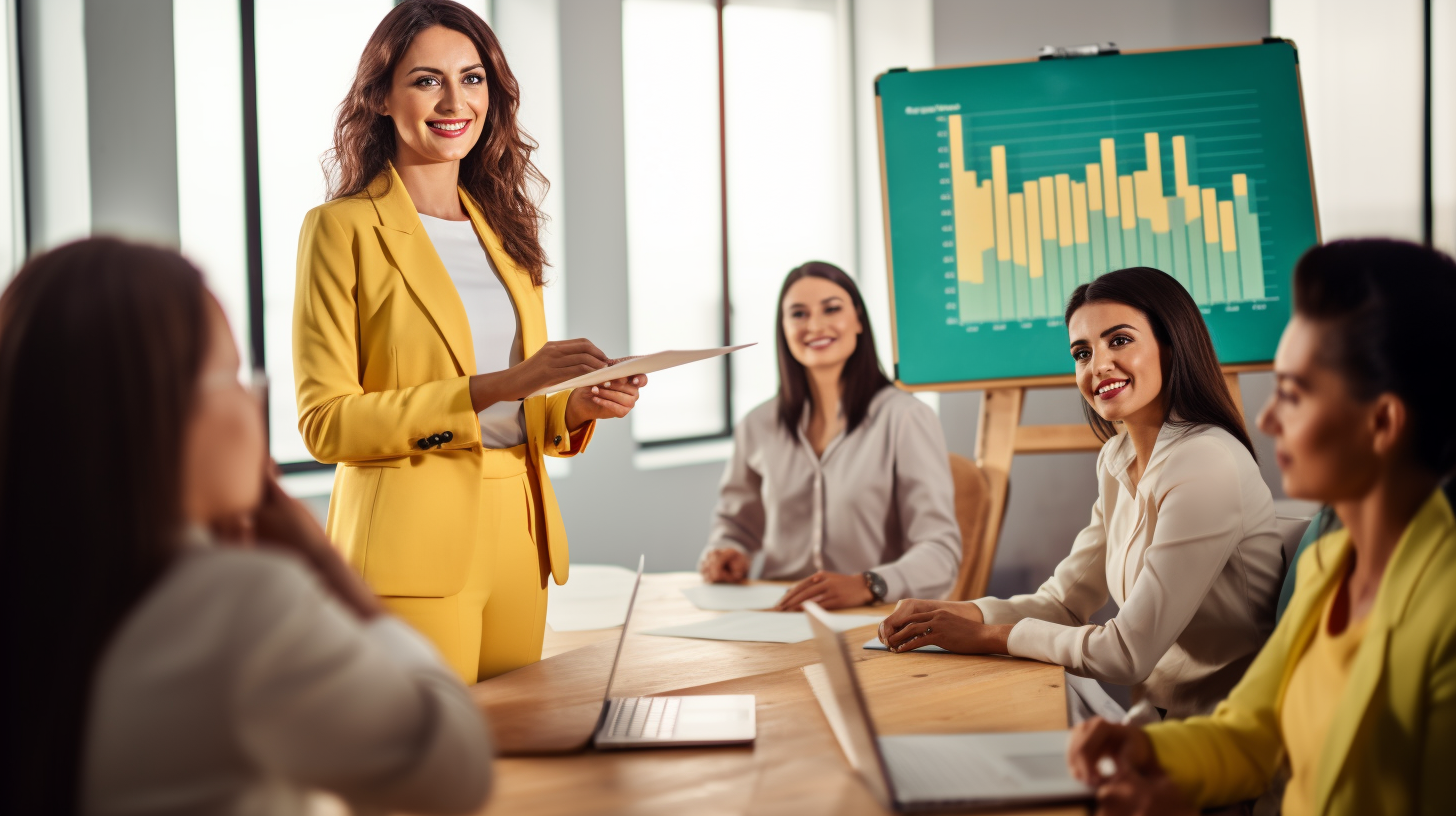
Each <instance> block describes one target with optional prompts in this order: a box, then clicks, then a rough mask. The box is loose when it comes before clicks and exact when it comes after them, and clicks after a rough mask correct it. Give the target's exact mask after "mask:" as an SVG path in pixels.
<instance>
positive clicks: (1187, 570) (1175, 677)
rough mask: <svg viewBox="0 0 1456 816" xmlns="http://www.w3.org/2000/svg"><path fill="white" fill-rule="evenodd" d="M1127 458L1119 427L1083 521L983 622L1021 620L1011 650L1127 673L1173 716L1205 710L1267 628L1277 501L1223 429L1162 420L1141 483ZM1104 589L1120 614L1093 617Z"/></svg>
mask: <svg viewBox="0 0 1456 816" xmlns="http://www.w3.org/2000/svg"><path fill="white" fill-rule="evenodd" d="M1134 458H1135V451H1134V450H1133V445H1132V440H1131V439H1129V438H1128V437H1127V434H1118V435H1117V436H1115V437H1113V438H1112V439H1110V440H1108V441H1107V443H1106V444H1104V445H1103V446H1102V451H1101V452H1100V453H1099V454H1098V456H1097V488H1098V496H1097V503H1096V504H1094V505H1093V506H1092V520H1091V523H1089V524H1088V525H1087V527H1086V528H1084V529H1083V530H1082V532H1080V533H1078V534H1077V538H1076V539H1075V540H1074V541H1073V542H1072V551H1071V553H1070V554H1068V555H1067V557H1066V558H1065V559H1063V560H1062V562H1061V563H1060V564H1058V565H1057V568H1056V571H1055V572H1054V573H1053V574H1052V577H1051V578H1049V579H1047V581H1046V583H1044V584H1042V585H1041V588H1040V589H1038V590H1037V591H1036V592H1035V593H1033V594H1031V595H1018V596H1016V597H1014V598H1010V599H1007V600H999V599H996V598H982V599H980V600H977V601H975V604H976V605H977V606H979V607H980V608H981V612H982V614H983V615H984V617H985V620H986V622H987V623H990V624H1006V623H1014V624H1016V625H1015V627H1014V628H1013V629H1012V630H1011V637H1010V639H1009V642H1008V646H1009V651H1010V652H1011V654H1012V655H1015V656H1017V657H1029V658H1033V659H1036V660H1042V661H1045V662H1048V663H1056V664H1059V665H1062V666H1065V667H1067V669H1068V670H1069V671H1071V672H1072V673H1073V674H1077V675H1081V676H1083V677H1093V678H1096V679H1098V680H1103V681H1106V682H1109V683H1117V684H1120V685H1130V686H1132V687H1133V697H1134V699H1141V698H1142V697H1147V698H1148V699H1149V700H1151V701H1152V703H1153V705H1155V706H1158V707H1159V708H1163V709H1167V711H1168V715H1169V716H1170V717H1180V718H1181V717H1187V716H1190V715H1193V714H1203V713H1207V712H1209V711H1211V710H1212V709H1213V707H1214V705H1216V704H1217V703H1218V702H1219V701H1220V700H1222V699H1223V698H1224V697H1225V696H1227V694H1228V692H1229V690H1230V689H1232V688H1233V687H1234V684H1235V683H1237V682H1238V681H1239V678H1241V677H1243V674H1244V670H1245V669H1246V668H1247V667H1248V665H1249V663H1251V662H1252V661H1253V659H1254V656H1255V655H1256V654H1257V653H1258V652H1259V649H1260V648H1261V647H1262V646H1263V645H1264V641H1265V640H1266V639H1267V638H1268V637H1269V633H1270V632H1272V631H1273V629H1274V604H1275V601H1276V600H1277V598H1278V595H1279V585H1280V582H1281V580H1282V579H1283V571H1284V561H1283V556H1282V552H1281V549H1280V538H1279V534H1278V531H1277V530H1276V529H1275V523H1274V500H1273V497H1272V496H1271V495H1270V493H1269V487H1268V485H1266V484H1264V479H1263V477H1262V476H1261V475H1260V473H1259V466H1258V464H1257V463H1256V462H1255V461H1254V457H1253V456H1252V455H1251V454H1250V453H1249V451H1248V449H1247V448H1245V447H1244V446H1243V444H1242V443H1240V442H1239V441H1238V440H1237V439H1236V438H1234V436H1233V435H1232V434H1230V433H1229V432H1228V431H1225V430H1223V429H1222V428H1218V427H1215V426H1212V425H1195V426H1191V427H1187V428H1178V427H1175V426H1173V425H1164V426H1163V429H1162V431H1161V432H1159V434H1158V440H1157V443H1156V444H1155V445H1154V446H1153V453H1152V456H1151V458H1150V459H1149V460H1148V465H1147V469H1146V471H1145V472H1144V473H1143V476H1142V478H1141V479H1140V480H1138V484H1137V487H1136V488H1134V487H1133V486H1132V483H1131V480H1130V479H1129V478H1128V475H1127V469H1128V466H1129V465H1131V464H1132V462H1133V459H1134ZM1108 597H1111V598H1112V600H1114V601H1116V602H1117V607H1118V611H1117V616H1116V617H1114V618H1113V619H1112V620H1110V621H1108V622H1107V623H1105V624H1102V625H1100V626H1099V625H1096V624H1091V623H1088V619H1090V618H1091V617H1092V615H1093V614H1095V613H1096V612H1097V611H1098V610H1099V609H1101V608H1102V606H1103V605H1104V604H1106V603H1107V599H1108Z"/></svg>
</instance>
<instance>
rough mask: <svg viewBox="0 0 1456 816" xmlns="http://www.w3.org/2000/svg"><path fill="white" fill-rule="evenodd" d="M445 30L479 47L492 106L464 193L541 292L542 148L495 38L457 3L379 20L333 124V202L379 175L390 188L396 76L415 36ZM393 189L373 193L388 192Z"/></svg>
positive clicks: (463, 177) (421, 4)
mask: <svg viewBox="0 0 1456 816" xmlns="http://www.w3.org/2000/svg"><path fill="white" fill-rule="evenodd" d="M435 26H444V27H445V28H448V29H450V30H452V31H458V32H460V33H461V34H464V35H465V36H467V37H469V38H470V41H471V42H473V43H475V49H476V50H477V51H478V52H480V57H481V63H482V64H484V65H485V82H486V87H487V88H488V89H489V94H490V107H489V109H488V111H487V112H486V115H485V126H484V133H482V134H481V136H480V141H478V142H476V144H475V147H474V148H473V149H472V150H471V151H470V153H468V154H467V155H466V156H465V158H464V159H462V160H461V161H460V186H461V187H464V188H465V191H466V192H467V193H469V194H470V197H471V198H473V199H475V203H476V204H478V205H480V209H481V211H482V212H483V213H484V214H485V219H486V221H488V222H490V226H491V228H492V229H494V230H495V231H496V234H497V235H499V236H500V240H501V245H502V246H503V247H504V248H505V250H506V252H507V253H509V254H510V256H511V258H512V259H513V260H514V261H515V262H516V265H517V266H519V267H520V268H521V269H522V270H524V271H526V272H529V273H530V274H531V280H533V281H534V282H535V283H536V285H537V286H540V285H541V282H542V269H543V267H545V266H546V253H545V251H544V250H542V248H541V242H540V240H539V233H540V229H541V222H542V221H543V220H544V218H545V215H544V214H543V213H542V212H541V208H540V206H539V202H540V198H539V196H541V195H544V194H545V192H546V188H547V186H548V185H547V181H546V177H545V176H543V175H541V171H539V170H537V169H536V165H534V164H532V163H531V151H533V150H535V149H536V146H537V145H536V142H535V140H533V139H532V138H531V137H530V136H528V135H527V134H526V133H525V132H524V131H523V130H521V127H520V125H519V124H518V123H517V122H516V109H517V108H518V107H520V100H521V90H520V86H519V85H518V84H517V83H516V76H515V74H513V73H511V67H510V66H509V65H507V64H506V55H505V52H504V51H502V50H501V46H500V41H499V40H497V39H496V37H495V32H493V31H491V30H490V26H488V25H486V24H485V21H484V20H482V19H480V17H479V16H478V15H476V13H475V12H473V11H471V10H470V9H467V8H466V7H464V6H462V5H460V4H459V3H454V2H451V0H404V2H402V3H400V4H399V5H397V6H395V7H394V9H393V10H392V11H390V12H389V14H387V15H385V17H384V19H383V20H382V21H380V23H379V27H378V28H375V29H374V33H373V34H372V35H370V37H369V43H368V44H367V45H365V46H364V53H363V54H361V55H360V56H359V68H358V70H357V71H355V73H354V84H353V85H351V86H350V87H349V94H348V96H346V97H344V101H343V102H342V103H341V104H340V105H339V118H338V121H337V122H336V123H335V125H334V146H333V149H332V150H330V151H329V153H328V155H327V156H326V158H325V161H324V164H325V173H326V175H327V177H328V180H329V198H330V199H335V198H346V197H348V196H353V195H359V194H361V193H366V192H368V191H370V185H372V184H373V183H374V181H375V180H376V179H378V178H379V177H380V176H384V179H385V181H386V183H387V182H389V180H390V179H389V175H388V174H387V171H388V169H389V163H390V161H392V160H393V159H394V155H395V149H396V148H395V128H394V121H393V120H392V119H390V118H389V117H388V116H384V115H383V114H381V113H379V109H380V108H381V107H382V106H383V104H384V98H385V96H387V95H388V94H389V88H390V85H391V84H392V83H393V81H394V70H395V68H396V67H398V64H399V61H400V59H401V58H403V57H404V53H405V52H406V51H408V50H409V47H410V44H411V43H413V42H414V39H415V37H416V36H417V35H418V34H419V33H420V32H421V31H424V30H426V29H428V28H433V27H435ZM388 189H389V188H388V187H385V188H384V189H383V190H382V191H375V193H374V194H380V193H382V192H387V191H388Z"/></svg>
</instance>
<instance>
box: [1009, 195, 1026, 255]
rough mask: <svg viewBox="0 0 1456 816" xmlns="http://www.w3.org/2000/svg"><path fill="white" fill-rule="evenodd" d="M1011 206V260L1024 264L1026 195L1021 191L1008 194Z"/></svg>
mask: <svg viewBox="0 0 1456 816" xmlns="http://www.w3.org/2000/svg"><path fill="white" fill-rule="evenodd" d="M1009 204H1010V207H1011V262H1012V263H1014V264H1016V265H1017V266H1026V197H1025V196H1024V195H1022V194H1021V193H1012V194H1011V195H1010V196H1009Z"/></svg>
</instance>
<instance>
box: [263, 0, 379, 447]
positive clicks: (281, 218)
mask: <svg viewBox="0 0 1456 816" xmlns="http://www.w3.org/2000/svg"><path fill="white" fill-rule="evenodd" d="M393 6H394V4H393V3H392V2H390V0H307V2H299V0H256V2H255V3H254V15H255V16H254V30H255V32H256V34H255V37H256V47H255V53H254V66H255V71H256V77H257V88H258V100H257V101H258V191H259V210H260V213H261V219H260V220H261V227H262V237H263V253H262V256H263V258H262V260H263V349H264V363H265V365H266V367H267V370H268V380H269V383H270V384H271V387H270V388H269V400H268V403H269V404H268V425H269V430H270V432H271V437H270V441H271V445H272V450H273V458H274V459H276V460H278V461H279V462H283V463H294V462H310V461H312V457H310V456H309V454H308V449H307V448H305V447H304V444H303V438H302V437H301V436H300V435H299V433H298V407H297V402H296V399H295V396H294V391H293V353H292V349H293V290H294V283H295V280H296V276H297V272H298V230H299V227H300V226H302V224H303V216H304V214H305V213H307V212H308V211H309V210H311V209H313V208H314V207H317V206H318V205H320V204H322V203H324V200H325V187H326V185H325V179H324V174H323V170H322V168H321V166H320V164H319V161H320V159H322V158H323V156H324V153H325V152H326V151H327V150H328V149H329V148H330V147H331V146H332V145H333V134H334V116H335V112H336V110H337V108H338V106H339V103H340V102H341V101H343V99H344V94H345V93H346V92H348V90H349V84H350V82H352V81H353V78H354V69H355V67H356V66H357V65H358V63H359V54H360V53H361V52H362V51H363V50H364V44H365V43H366V42H368V40H369V35H370V34H372V33H373V32H374V28H375V26H377V25H378V24H379V21H380V19H382V18H383V17H384V15H385V14H387V13H389V10H390V9H391V8H393ZM321 32H328V34H327V36H320V33H321Z"/></svg>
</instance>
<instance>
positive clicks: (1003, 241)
mask: <svg viewBox="0 0 1456 816" xmlns="http://www.w3.org/2000/svg"><path fill="white" fill-rule="evenodd" d="M1006 192H1007V191H1006V147H1005V146H1004V145H996V146H995V147H992V148H991V195H992V196H993V199H992V201H993V203H994V206H995V208H996V260H998V261H1007V260H1010V259H1011V230H1010V225H1009V224H1008V223H1007V216H1008V215H1009V213H1008V212H1007V208H1008V207H1009V206H1010V205H1009V204H1008V203H1007V200H1006Z"/></svg>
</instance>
